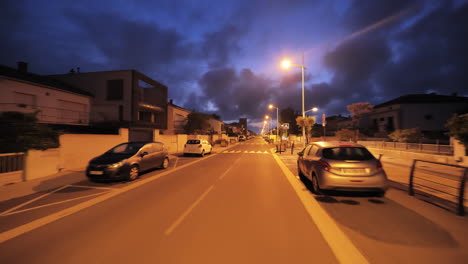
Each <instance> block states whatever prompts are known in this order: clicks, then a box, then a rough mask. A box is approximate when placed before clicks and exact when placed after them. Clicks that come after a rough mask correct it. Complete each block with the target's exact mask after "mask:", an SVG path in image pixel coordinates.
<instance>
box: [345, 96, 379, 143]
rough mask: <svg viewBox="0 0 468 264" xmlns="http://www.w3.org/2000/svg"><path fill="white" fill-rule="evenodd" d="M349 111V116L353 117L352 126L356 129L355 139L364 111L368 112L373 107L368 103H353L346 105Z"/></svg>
mask: <svg viewBox="0 0 468 264" xmlns="http://www.w3.org/2000/svg"><path fill="white" fill-rule="evenodd" d="M347 108H348V111H349V113H350V114H351V118H352V119H353V126H354V128H355V129H356V135H355V137H356V139H355V140H357V138H358V135H359V121H360V120H361V118H362V116H363V115H364V114H366V113H369V112H370V111H372V109H373V108H374V107H373V106H372V105H371V104H369V103H355V104H351V105H348V106H347Z"/></svg>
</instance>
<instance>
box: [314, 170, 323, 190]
mask: <svg viewBox="0 0 468 264" xmlns="http://www.w3.org/2000/svg"><path fill="white" fill-rule="evenodd" d="M312 192H313V193H315V194H322V190H320V186H319V183H318V179H317V176H316V175H315V174H312Z"/></svg>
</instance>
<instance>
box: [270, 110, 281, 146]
mask: <svg viewBox="0 0 468 264" xmlns="http://www.w3.org/2000/svg"><path fill="white" fill-rule="evenodd" d="M268 108H269V109H273V108H276V141H278V135H279V121H278V112H279V108H278V107H276V106H274V105H272V104H270V105H268Z"/></svg>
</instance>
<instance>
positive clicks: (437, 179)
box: [408, 159, 468, 216]
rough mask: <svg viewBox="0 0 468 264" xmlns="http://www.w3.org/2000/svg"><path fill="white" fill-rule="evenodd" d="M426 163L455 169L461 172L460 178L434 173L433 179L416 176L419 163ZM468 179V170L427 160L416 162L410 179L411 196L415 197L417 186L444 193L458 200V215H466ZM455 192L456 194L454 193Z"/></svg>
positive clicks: (412, 167) (409, 191) (409, 190)
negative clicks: (416, 180) (467, 183)
mask: <svg viewBox="0 0 468 264" xmlns="http://www.w3.org/2000/svg"><path fill="white" fill-rule="evenodd" d="M418 162H419V163H426V164H435V165H439V166H443V167H445V168H447V167H453V168H458V169H460V170H461V175H460V177H450V175H444V173H434V174H432V177H431V178H425V177H417V176H415V170H416V168H417V163H418ZM467 177H468V168H466V167H462V166H458V165H451V164H445V163H440V162H432V161H425V160H416V159H415V160H414V161H413V165H412V166H411V172H410V177H409V189H408V193H409V195H411V196H413V195H414V189H415V186H419V187H423V188H427V189H431V190H434V191H437V192H440V193H444V194H446V195H448V196H452V197H456V198H457V214H458V215H461V216H463V215H465V206H464V202H465V184H466V180H467ZM415 179H418V183H415ZM454 191H455V193H454Z"/></svg>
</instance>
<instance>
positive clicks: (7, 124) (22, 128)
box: [0, 112, 60, 153]
mask: <svg viewBox="0 0 468 264" xmlns="http://www.w3.org/2000/svg"><path fill="white" fill-rule="evenodd" d="M0 127H2V129H0V152H2V153H8V152H25V151H27V150H29V149H40V150H45V149H49V148H57V147H59V145H60V144H59V140H58V138H59V133H58V132H57V131H54V130H52V129H50V128H49V127H48V126H47V125H45V124H38V123H37V112H36V113H29V114H27V113H20V112H3V113H0Z"/></svg>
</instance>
